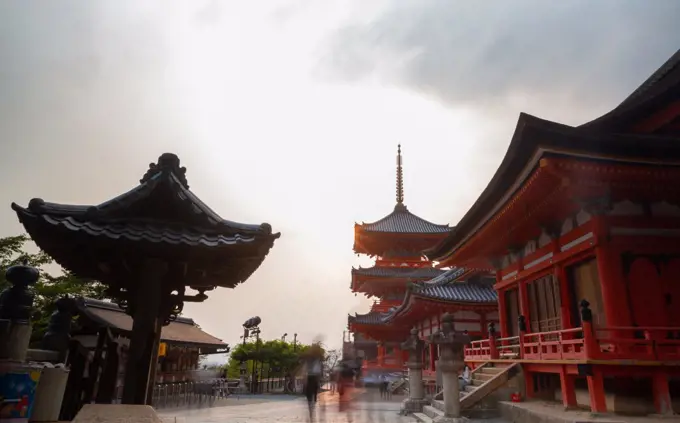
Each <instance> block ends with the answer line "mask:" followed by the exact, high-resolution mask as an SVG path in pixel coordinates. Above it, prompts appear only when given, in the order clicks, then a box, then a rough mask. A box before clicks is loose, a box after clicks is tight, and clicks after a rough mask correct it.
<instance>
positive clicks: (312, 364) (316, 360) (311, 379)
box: [302, 343, 323, 420]
mask: <svg viewBox="0 0 680 423" xmlns="http://www.w3.org/2000/svg"><path fill="white" fill-rule="evenodd" d="M302 360H303V364H304V372H305V375H306V378H305V379H306V380H305V386H304V391H305V397H307V405H308V407H309V417H310V420H313V418H314V416H313V414H314V405H315V404H316V402H317V399H318V396H319V390H320V389H321V376H322V375H323V349H322V348H321V345H319V344H318V343H315V344H312V346H311V347H309V350H307V351H306V352H305V354H304V355H303V356H302Z"/></svg>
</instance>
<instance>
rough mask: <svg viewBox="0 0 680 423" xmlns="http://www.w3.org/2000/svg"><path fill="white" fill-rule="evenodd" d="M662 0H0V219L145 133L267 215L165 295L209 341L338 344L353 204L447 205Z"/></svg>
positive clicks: (600, 85) (644, 39) (375, 211)
mask: <svg viewBox="0 0 680 423" xmlns="http://www.w3.org/2000/svg"><path fill="white" fill-rule="evenodd" d="M679 16H680V2H678V1H675V0H654V1H647V0H640V1H626V0H612V1H604V0H602V1H569V2H558V1H545V0H542V1H518V0H515V1H512V2H509V1H503V0H498V1H486V2H464V1H457V2H454V1H451V0H441V1H437V0H394V1H378V0H376V1H372V0H368V1H367V0H356V1H349V0H347V1H345V0H338V1H333V0H323V1H314V0H306V1H305V0H299V1H264V0H262V1H243V0H234V1H223V2H218V1H176V2H175V1H138V0H127V1H107V2H105V1H99V2H85V1H73V2H71V1H59V2H57V1H44V2H39V3H38V2H27V1H21V0H17V1H12V0H5V1H2V2H0V63H2V65H1V66H0V142H1V144H0V145H1V146H2V154H1V155H0V158H1V159H2V166H1V167H0V176H1V177H2V178H3V180H4V181H5V183H4V184H3V188H2V192H1V194H2V197H1V198H2V200H3V201H4V203H3V204H4V206H3V207H1V208H0V236H7V235H14V234H17V233H19V232H21V231H22V227H21V226H20V225H19V223H18V221H17V219H16V216H15V215H14V214H13V212H12V211H11V210H10V208H9V204H10V202H12V201H15V202H18V203H20V204H24V205H25V204H27V203H28V201H29V200H30V199H31V198H32V197H41V198H43V199H45V200H46V201H55V202H64V203H79V204H83V203H86V204H90V203H92V204H97V203H99V202H102V201H104V200H107V199H109V198H112V197H114V196H116V195H118V194H119V193H121V192H124V191H126V190H128V189H130V188H132V187H133V186H135V184H136V183H137V181H138V180H139V179H140V177H141V176H142V175H143V174H144V172H145V171H146V170H147V167H148V164H149V162H154V161H156V159H157V157H158V156H159V155H160V154H161V153H163V152H174V153H176V154H178V155H179V157H180V159H181V160H182V164H183V165H184V166H186V167H187V169H188V171H187V177H188V180H189V184H190V185H191V188H192V190H193V191H194V192H195V193H196V194H197V195H198V196H199V197H200V198H202V199H203V200H204V201H205V202H206V203H207V204H209V205H210V206H211V207H213V208H214V209H215V210H216V211H217V212H218V213H220V214H221V215H222V216H223V217H224V218H227V219H231V220H237V221H243V222H246V223H260V222H268V223H270V224H271V225H272V226H273V228H274V230H276V231H281V232H282V233H283V236H282V237H281V239H280V240H279V241H277V243H276V245H275V247H274V249H273V250H272V252H271V254H270V255H269V257H268V258H267V259H266V261H265V263H264V265H263V266H262V267H261V268H260V269H259V270H258V271H257V272H256V273H255V274H254V276H253V277H252V278H251V279H250V280H248V282H247V283H246V284H244V285H242V286H240V287H238V288H237V289H235V290H218V291H217V292H212V293H210V294H211V296H210V299H209V300H207V301H206V302H205V303H203V304H199V305H196V304H189V305H187V307H186V308H185V314H186V315H188V316H190V317H193V318H194V319H195V320H196V321H197V322H198V323H199V324H201V326H202V327H203V328H205V329H206V330H207V331H209V332H210V333H212V334H214V335H216V336H218V337H220V338H222V339H224V340H225V341H227V342H230V343H234V342H238V336H239V335H240V333H241V329H240V326H241V323H242V322H243V321H244V320H245V319H246V318H248V317H250V316H253V315H259V316H261V317H262V322H263V323H262V334H263V336H265V337H268V338H269V337H279V336H281V335H282V334H283V333H284V332H287V333H289V334H291V336H292V334H293V333H294V332H297V333H299V334H300V339H301V340H302V341H303V342H309V341H311V340H312V338H313V337H314V336H316V335H318V334H322V335H324V336H325V338H326V342H327V343H328V344H329V345H331V346H339V345H340V343H341V339H342V338H341V336H342V331H343V329H345V325H346V321H347V320H346V317H347V313H348V312H351V313H354V312H357V311H358V312H364V311H366V310H367V308H368V304H370V302H368V301H366V300H362V299H361V297H355V296H354V295H353V294H351V293H350V291H349V282H350V269H351V267H352V266H353V265H354V266H357V265H359V264H363V265H368V264H369V263H370V261H368V260H365V259H363V260H362V259H359V258H357V257H356V256H354V255H353V254H352V242H353V224H354V222H355V221H359V222H360V221H373V220H377V219H379V218H381V217H382V216H384V215H385V214H387V213H389V212H390V211H391V210H392V208H393V206H394V202H395V198H394V178H395V169H394V167H395V153H396V146H397V144H398V143H401V144H402V150H403V154H404V171H405V185H406V201H405V202H406V204H407V205H408V206H409V209H410V210H411V211H413V212H415V213H416V214H418V215H420V216H421V217H423V218H425V219H428V220H431V221H434V222H436V223H449V224H452V225H455V224H456V222H457V221H458V220H459V219H460V218H461V217H462V215H463V214H464V213H465V212H466V211H467V209H468V208H469V207H470V205H471V204H472V203H473V202H474V200H475V199H476V198H477V196H478V195H479V193H480V192H481V190H482V189H483V188H484V187H485V186H486V184H487V183H488V181H489V179H490V178H491V176H492V174H493V172H494V171H495V170H496V168H497V166H498V164H499V163H500V161H501V159H502V157H503V154H504V152H505V149H506V148H507V145H508V143H509V141H510V136H511V135H512V131H513V129H514V125H515V122H516V119H517V116H518V114H519V113H520V112H522V111H524V112H528V113H531V114H534V115H537V116H539V117H543V118H548V119H552V120H556V121H559V122H563V123H568V124H579V123H582V122H585V121H587V120H590V119H592V118H595V117H597V116H599V115H601V114H603V113H605V112H607V111H608V110H610V109H611V108H613V107H614V106H615V105H616V104H618V103H619V102H620V101H621V100H623V99H624V98H625V97H626V96H627V95H628V94H629V93H630V92H632V91H633V90H634V89H635V88H636V87H637V86H638V85H639V84H640V83H641V82H642V81H643V80H644V79H646V78H647V77H648V76H649V75H650V74H651V73H652V72H653V71H654V70H655V69H657V68H658V67H659V66H660V65H661V64H662V63H663V62H664V61H665V60H666V59H667V58H669V57H670V56H671V55H672V54H673V53H674V52H675V51H676V50H677V49H678V48H679V47H680V26H679V25H677V19H678V17H679Z"/></svg>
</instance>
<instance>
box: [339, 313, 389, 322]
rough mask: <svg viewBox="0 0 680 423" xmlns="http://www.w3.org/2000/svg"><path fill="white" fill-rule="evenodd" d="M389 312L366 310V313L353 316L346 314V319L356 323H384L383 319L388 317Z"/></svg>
mask: <svg viewBox="0 0 680 423" xmlns="http://www.w3.org/2000/svg"><path fill="white" fill-rule="evenodd" d="M390 314H391V312H387V313H380V312H374V311H371V312H368V313H366V314H356V313H355V314H354V316H352V315H349V316H347V321H348V322H349V323H350V324H352V323H357V324H360V325H380V324H383V323H385V319H386V318H387V317H389V316H390Z"/></svg>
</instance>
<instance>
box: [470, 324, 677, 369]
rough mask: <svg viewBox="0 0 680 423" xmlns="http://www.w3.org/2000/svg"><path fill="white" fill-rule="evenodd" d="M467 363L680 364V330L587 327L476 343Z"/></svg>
mask: <svg viewBox="0 0 680 423" xmlns="http://www.w3.org/2000/svg"><path fill="white" fill-rule="evenodd" d="M465 359H466V360H492V359H496V360H502V359H509V360H511V359H524V360H646V361H680V327H601V328H596V329H594V328H593V327H592V326H591V324H590V323H589V322H585V323H584V326H583V327H579V328H573V329H564V330H556V331H550V332H538V333H522V334H520V335H519V336H514V337H510V338H496V337H493V336H492V337H490V338H489V339H482V340H479V341H473V342H471V343H470V345H469V346H467V347H466V348H465Z"/></svg>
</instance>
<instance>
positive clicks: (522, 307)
mask: <svg viewBox="0 0 680 423" xmlns="http://www.w3.org/2000/svg"><path fill="white" fill-rule="evenodd" d="M518 290H519V291H518V294H519V295H518V296H519V314H521V315H522V316H524V321H525V322H527V323H529V322H531V316H530V312H529V310H530V308H529V293H528V292H527V284H526V282H520V283H519V286H518ZM510 324H514V325H517V322H510ZM530 326H531V325H530V324H529V325H527V332H529V333H531V327H530Z"/></svg>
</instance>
